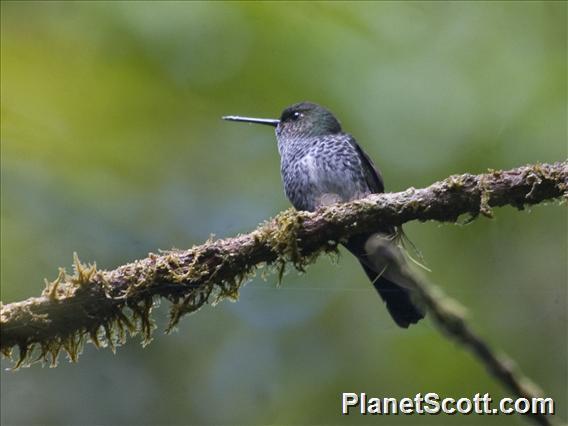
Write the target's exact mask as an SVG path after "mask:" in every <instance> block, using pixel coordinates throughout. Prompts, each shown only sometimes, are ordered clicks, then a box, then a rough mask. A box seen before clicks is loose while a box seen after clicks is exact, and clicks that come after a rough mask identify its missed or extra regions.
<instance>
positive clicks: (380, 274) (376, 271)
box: [345, 135, 424, 328]
mask: <svg viewBox="0 0 568 426" xmlns="http://www.w3.org/2000/svg"><path fill="white" fill-rule="evenodd" d="M347 140H348V142H349V143H350V144H351V146H352V147H353V148H354V149H355V150H356V151H357V153H358V155H359V159H360V161H361V168H362V172H363V176H364V178H365V181H366V182H367V186H368V187H369V190H370V191H371V192H372V193H375V194H378V193H381V192H384V190H385V187H384V182H383V178H382V176H381V172H379V169H377V167H376V166H375V164H374V163H373V160H371V158H370V157H369V156H368V155H367V153H366V152H365V151H363V149H362V148H361V147H360V146H359V144H358V143H357V141H356V140H355V138H353V137H352V136H351V135H349V138H348V139H347ZM396 229H397V228H394V227H393V228H390V229H389V228H387V229H385V230H384V233H376V234H368V235H356V236H354V237H351V238H350V240H349V241H348V242H347V244H345V247H346V248H347V249H348V250H349V251H350V252H351V253H353V254H354V255H355V256H356V257H357V259H358V260H359V262H360V263H361V266H362V267H363V269H364V270H365V273H366V274H367V276H368V277H369V279H370V280H371V283H372V284H373V286H374V287H375V289H376V290H377V292H378V293H379V295H380V296H381V298H382V299H383V300H384V301H385V303H386V305H387V309H388V311H389V313H390V314H391V316H392V318H393V319H394V321H395V322H396V323H397V324H398V325H399V326H400V327H403V328H407V327H408V326H409V325H410V324H416V323H417V322H418V321H420V320H421V319H422V318H424V311H423V309H422V308H421V307H420V306H418V305H417V304H416V302H415V301H414V300H413V294H412V293H413V292H412V287H413V285H412V280H409V279H406V277H405V276H402V275H401V274H400V273H397V272H398V271H399V270H401V268H402V266H403V265H404V264H405V262H404V260H403V258H402V253H399V250H400V249H399V248H398V247H397V246H396V244H394V243H393V242H392V241H390V240H391V237H390V235H393V234H394V233H395V232H396ZM398 229H399V231H398V232H402V228H401V227H399V228H398ZM377 237H378V239H379V240H380V241H382V242H383V244H384V247H382V250H379V249H378V248H376V247H371V244H369V243H370V242H371V243H372V242H373V241H374V240H376V239H377ZM387 249H388V250H387ZM391 252H392V253H394V254H396V255H397V257H396V259H395V258H394V254H393V255H392V256H388V255H386V254H387V253H391ZM391 257H392V258H393V260H390V258H391ZM397 262H400V265H399V264H398V263H397ZM399 266H400V267H399Z"/></svg>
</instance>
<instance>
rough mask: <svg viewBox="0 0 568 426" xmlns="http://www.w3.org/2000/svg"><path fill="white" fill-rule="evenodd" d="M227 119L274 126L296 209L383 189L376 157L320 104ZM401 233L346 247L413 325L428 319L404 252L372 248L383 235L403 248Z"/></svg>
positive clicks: (402, 320) (393, 310)
mask: <svg viewBox="0 0 568 426" xmlns="http://www.w3.org/2000/svg"><path fill="white" fill-rule="evenodd" d="M223 119H224V120H230V121H239V122H245V123H256V124H263V125H268V126H272V127H274V128H275V133H276V139H277V141H278V152H279V153H280V173H281V176H282V182H283V184H284V192H285V194H286V196H287V197H288V199H289V200H290V202H291V203H292V205H293V206H294V208H295V209H296V210H306V211H310V212H311V211H315V210H317V209H318V208H320V207H322V206H327V205H330V204H334V203H338V202H348V201H353V200H356V199H360V198H363V197H365V196H367V195H369V194H378V193H382V192H384V183H383V178H382V176H381V173H380V171H379V170H378V169H377V167H375V165H374V164H373V161H372V160H371V158H370V157H369V156H368V155H367V154H366V153H365V151H363V149H362V148H361V146H360V145H359V144H358V143H357V141H356V140H355V138H354V137H353V136H351V135H350V134H349V133H344V132H343V130H342V129H341V125H340V123H339V121H338V120H337V118H335V116H334V115H333V114H332V113H331V112H330V111H328V110H327V109H326V108H324V107H322V106H320V105H317V104H315V103H311V102H300V103H297V104H294V105H292V106H289V107H288V108H286V109H285V110H284V111H283V112H282V114H281V116H280V119H268V118H251V117H241V116H234V115H230V116H224V117H223ZM398 235H402V228H401V227H397V228H395V227H385V228H384V229H381V230H380V232H376V233H370V234H362V235H355V236H353V237H351V238H349V240H348V241H347V242H345V243H344V246H345V247H346V248H347V250H349V251H350V252H351V253H352V254H353V255H355V257H357V259H358V260H359V263H360V264H361V266H362V267H363V270H364V271H365V273H366V274H367V276H368V277H369V279H370V280H371V283H372V284H373V286H374V287H375V289H376V290H377V292H378V293H379V295H380V296H381V298H382V299H383V301H384V302H385V303H386V307H387V309H388V311H389V313H390V315H391V316H392V318H393V319H394V321H395V322H396V324H397V325H399V326H400V327H403V328H408V326H409V325H410V324H415V323H417V322H418V321H419V320H420V319H422V318H424V312H423V310H422V309H421V307H420V306H419V305H418V304H417V303H416V302H415V301H414V300H413V299H414V297H413V294H414V292H413V285H412V282H409V279H408V276H404V274H401V273H400V270H401V268H400V267H399V266H400V265H396V264H393V261H392V259H393V258H396V259H397V260H396V262H398V263H400V262H402V260H401V259H403V256H400V253H396V254H397V256H390V257H389V256H385V255H384V250H383V251H381V250H376V248H375V249H374V248H373V247H377V244H373V241H377V240H378V241H381V242H382V243H383V244H384V242H387V244H388V248H389V250H391V251H400V250H401V249H400V247H398V246H397V245H396V244H395V240H396V237H397V236H398ZM387 257H389V258H390V261H389V260H388V259H387ZM410 281H411V280H410Z"/></svg>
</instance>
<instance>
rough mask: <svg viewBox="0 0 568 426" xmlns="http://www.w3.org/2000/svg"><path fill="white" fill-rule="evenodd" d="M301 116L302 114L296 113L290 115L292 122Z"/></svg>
mask: <svg viewBox="0 0 568 426" xmlns="http://www.w3.org/2000/svg"><path fill="white" fill-rule="evenodd" d="M302 115H303V114H302V113H301V112H298V111H296V112H294V114H292V118H293V119H294V120H297V119H298V118H300V117H301V116H302Z"/></svg>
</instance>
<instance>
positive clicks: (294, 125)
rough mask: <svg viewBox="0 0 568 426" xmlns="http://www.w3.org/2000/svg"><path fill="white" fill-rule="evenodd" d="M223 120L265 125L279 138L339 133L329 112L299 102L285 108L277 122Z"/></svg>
mask: <svg viewBox="0 0 568 426" xmlns="http://www.w3.org/2000/svg"><path fill="white" fill-rule="evenodd" d="M223 119H224V120H230V121H242V122H245V123H256V124H266V125H269V126H273V127H276V135H277V136H278V137H279V138H294V137H310V136H322V135H329V134H334V133H340V132H341V125H340V124H339V121H337V119H336V118H335V117H334V116H333V114H332V113H331V112H329V111H328V110H327V109H325V108H324V107H322V106H319V105H317V104H314V103H311V102H300V103H297V104H294V105H292V106H289V107H288V108H286V109H285V110H284V111H283V112H282V115H281V116H280V119H279V120H275V119H269V118H249V117H239V116H234V115H229V116H225V117H223Z"/></svg>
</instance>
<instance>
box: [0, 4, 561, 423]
mask: <svg viewBox="0 0 568 426" xmlns="http://www.w3.org/2000/svg"><path fill="white" fill-rule="evenodd" d="M566 7H567V6H566V3H565V2H494V3H487V2H483V3H470V2H455V3H442V2H440V3H437V2H434V3H428V2H408V3H397V2H380V3H370V2H361V3H357V2H349V3H343V2H310V3H304V2H277V3H272V2H270V3H268V2H267V3H262V2H227V3H224V2H206V3H205V2H204V3H200V2H171V3H170V2H156V3H153V2H134V1H128V2H103V1H100V2H70V1H69V2H67V1H66V2H54V1H52V2H31V1H27V2H17V1H2V3H1V154H2V158H1V179H2V180H1V185H2V186H1V190H2V191H1V201H2V205H1V227H2V234H1V249H2V250H1V258H0V260H1V290H2V301H3V302H4V303H7V302H12V301H16V300H19V299H22V298H26V297H30V296H33V295H37V294H39V292H40V291H41V289H42V287H43V284H42V282H43V278H44V277H48V278H49V279H53V278H55V276H56V275H57V266H60V265H70V263H71V254H72V253H73V251H77V252H78V253H79V255H80V256H81V258H82V259H84V260H86V261H97V263H98V266H99V267H102V268H107V269H109V268H113V267H115V266H117V265H119V264H121V263H123V262H126V261H129V260H133V259H135V258H140V257H143V256H145V255H146V253H147V252H149V251H157V250H158V249H159V248H164V249H166V248H171V247H173V246H176V247H180V248H184V247H189V246H191V245H193V244H197V243H199V242H201V241H203V240H204V239H206V238H207V237H208V236H209V235H210V234H211V233H213V234H216V235H217V236H219V237H222V236H229V235H233V234H235V233H238V232H246V231H248V230H251V229H253V228H254V227H255V226H256V225H257V223H258V222H260V221H262V220H264V219H266V218H268V217H269V216H272V215H274V214H276V213H277V212H278V211H280V210H282V209H284V208H286V207H287V206H288V202H287V201H286V199H285V197H284V195H283V193H282V191H281V189H280V188H281V183H280V176H279V171H278V168H279V159H278V153H277V150H276V144H275V138H274V135H273V134H272V132H271V131H270V130H269V129H267V128H259V127H255V126H248V125H238V124H231V123H224V122H221V121H220V119H219V118H220V116H222V115H224V114H243V115H253V116H261V117H263V116H264V117H277V116H278V115H279V113H280V111H281V110H282V109H283V108H284V107H285V106H287V105H289V104H291V103H294V102H297V101H301V100H311V101H314V102H318V103H321V104H322V105H325V106H327V107H328V108H330V109H331V110H332V111H333V112H334V113H336V115H337V116H338V117H340V119H341V121H342V123H343V126H344V128H345V129H346V130H347V131H349V132H351V133H353V134H354V135H355V136H356V137H357V138H358V140H359V141H360V142H361V144H362V145H363V146H364V148H365V149H366V150H367V151H368V152H369V154H370V155H371V157H373V158H374V160H375V162H376V163H377V165H378V166H379V167H380V168H381V169H382V171H383V174H384V177H385V180H386V182H387V189H388V190H402V189H405V188H406V187H409V186H416V187H419V186H423V185H427V184H429V183H431V182H433V181H435V180H437V179H440V178H444V177H446V176H447V175H449V174H452V173H461V172H468V171H469V172H474V173H477V172H482V171H484V170H486V169H487V168H509V167H514V166H517V165H521V164H524V163H533V162H537V161H542V162H546V161H549V162H550V161H557V160H563V159H565V158H566V156H567V155H566V154H567V153H566V112H567V111H566V89H567V87H566V72H567V69H566V59H567V58H566V47H567V46H566V35H567V34H566V25H567V24H566V11H567V10H566ZM406 229H407V232H408V234H409V235H410V236H411V238H412V239H413V240H414V243H415V244H416V245H417V246H418V247H420V249H421V250H422V252H423V254H424V257H425V258H426V260H427V263H428V265H429V267H430V268H431V269H432V271H433V272H432V273H431V274H430V278H431V280H432V281H434V282H437V283H439V284H440V285H441V286H442V287H443V288H444V289H445V291H446V292H447V293H448V294H450V295H452V296H454V297H456V298H457V299H458V300H460V301H461V302H462V303H464V304H465V305H466V306H467V307H468V308H469V310H470V317H471V319H472V321H473V322H474V323H475V328H476V329H477V330H478V331H479V332H480V333H481V334H482V335H485V336H487V338H488V340H489V341H490V342H491V343H492V344H493V345H494V346H496V347H498V348H501V349H502V350H504V351H506V352H507V353H509V354H510V355H512V357H513V358H515V359H516V360H517V362H518V363H519V366H520V367H521V368H522V370H523V371H524V372H525V373H526V374H527V375H528V376H529V377H531V378H532V379H534V380H535V381H536V382H537V383H539V384H540V385H541V386H542V387H543V388H544V389H545V391H546V393H547V395H549V396H552V397H554V398H555V399H556V401H557V404H558V410H559V414H560V415H561V416H563V417H564V418H566V417H567V411H566V405H565V401H567V400H568V395H567V375H568V367H567V359H568V353H567V347H568V344H567V343H568V342H567V337H566V336H568V330H567V322H568V321H567V291H566V282H567V271H566V259H567V255H568V254H567V242H566V235H567V221H566V211H565V209H563V208H562V207H558V206H557V205H556V204H551V205H547V206H542V205H541V206H536V207H534V208H532V209H531V210H530V211H524V212H517V211H515V210H513V209H510V208H505V209H500V210H497V211H496V219H495V220H491V221H490V220H486V219H479V220H477V221H475V222H474V223H472V224H470V225H467V226H454V225H440V224H436V223H428V224H409V225H408V226H407V227H406ZM275 282H276V277H269V278H268V280H267V282H263V281H262V280H261V279H257V280H254V281H253V282H252V283H250V284H249V285H248V286H247V287H246V288H245V289H244V290H243V292H242V294H241V300H240V301H239V302H238V303H236V304H231V303H224V304H221V305H219V306H218V307H216V308H206V309H204V310H202V311H200V312H199V313H198V314H196V315H194V316H191V317H190V318H186V319H185V320H184V321H182V323H181V324H180V326H179V331H178V332H177V333H174V334H173V335H171V336H164V335H163V334H161V333H160V332H157V333H156V337H155V342H154V343H153V344H151V345H150V346H149V347H148V348H146V349H144V350H143V349H142V348H141V347H140V346H139V345H137V343H136V342H135V341H132V342H130V343H129V344H127V345H126V346H125V347H124V348H122V349H120V350H119V352H118V355H117V356H116V357H113V356H112V354H111V353H110V351H96V350H95V349H94V348H93V347H91V346H89V347H88V348H87V352H88V353H87V354H86V355H85V356H83V357H82V358H81V360H80V362H79V363H78V364H76V365H72V364H67V363H62V364H61V365H60V367H58V368H57V369H55V370H52V369H47V368H45V369H41V368H39V367H38V366H34V367H32V368H30V369H27V370H24V371H20V372H18V373H16V374H13V373H10V372H6V371H2V373H1V374H2V376H1V379H2V383H1V386H2V388H1V390H2V396H1V421H2V423H3V424H40V423H41V424H95V423H96V424H150V423H159V424H210V423H215V424H260V423H271V424H326V423H333V424H352V423H358V424H364V423H369V421H371V420H372V421H374V419H371V420H370V419H369V418H366V417H362V416H349V417H342V416H341V415H340V414H339V413H340V393H341V392H343V391H345V392H367V393H368V394H370V395H375V396H409V395H410V396H412V395H414V394H415V393H416V392H437V393H439V394H440V395H444V396H455V397H460V396H471V395H472V394H474V393H476V392H481V393H485V392H490V393H491V394H492V396H493V397H494V398H499V397H502V396H504V395H506V393H505V392H503V390H502V389H501V388H500V387H499V386H498V385H497V384H495V383H493V381H492V380H491V378H490V377H489V376H488V375H487V374H486V372H485V371H483V368H482V367H480V366H479V365H477V364H476V363H475V361H474V360H473V358H472V357H471V356H470V355H469V354H468V353H465V352H464V351H463V350H462V349H461V348H459V347H456V346H455V345H454V344H452V343H450V342H448V341H446V340H445V339H444V338H443V337H442V336H440V335H439V333H438V332H437V331H436V330H435V329H433V327H432V325H431V323H429V322H424V323H422V324H421V325H419V326H416V327H412V328H411V329H410V330H408V331H404V330H400V329H398V328H396V326H395V325H394V324H393V322H392V320H391V319H390V318H389V316H388V314H387V312H386V309H385V308H384V307H383V306H381V305H382V304H381V302H380V301H379V299H378V297H376V296H375V295H374V290H373V289H372V288H371V286H369V284H368V282H367V280H366V279H365V277H364V274H363V273H362V271H361V270H360V269H359V268H358V265H357V264H356V262H355V261H354V260H353V259H352V258H351V257H350V256H348V255H345V256H342V257H341V259H340V260H339V263H338V264H334V263H332V262H330V261H328V260H326V259H322V260H321V261H320V262H318V264H317V265H316V266H314V267H312V268H310V269H309V270H308V272H307V274H304V275H298V274H296V273H290V274H288V275H287V276H286V277H285V280H284V284H283V287H282V288H276V285H275ZM164 316H165V312H164V310H163V309H162V308H159V309H158V317H159V322H160V323H161V324H163V323H164ZM2 365H3V366H5V367H7V366H8V364H7V363H4V362H3V364H2ZM376 421H377V422H381V421H382V422H383V423H388V424H395V423H396V424H402V423H420V424H442V423H446V424H452V423H453V424H456V423H463V422H467V423H468V424H498V423H505V424H511V422H512V423H515V424H524V419H522V418H517V417H514V418H511V417H506V416H492V417H467V418H460V417H454V416H433V417H423V416H421V417H412V416H407V417H399V418H394V417H389V418H383V419H376Z"/></svg>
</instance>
